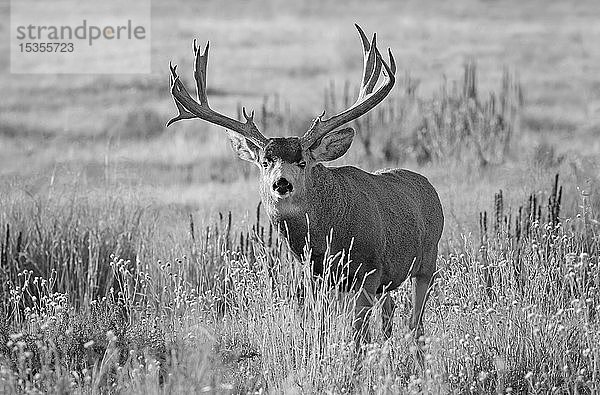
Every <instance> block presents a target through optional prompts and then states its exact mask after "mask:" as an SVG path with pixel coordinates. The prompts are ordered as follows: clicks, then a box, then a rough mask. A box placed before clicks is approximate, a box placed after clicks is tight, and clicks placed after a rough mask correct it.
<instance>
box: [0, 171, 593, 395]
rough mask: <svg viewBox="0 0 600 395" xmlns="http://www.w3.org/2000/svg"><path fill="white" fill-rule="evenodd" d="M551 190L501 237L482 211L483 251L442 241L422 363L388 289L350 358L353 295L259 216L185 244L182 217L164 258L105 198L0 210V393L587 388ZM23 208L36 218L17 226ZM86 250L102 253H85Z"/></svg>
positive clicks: (586, 318)
mask: <svg viewBox="0 0 600 395" xmlns="http://www.w3.org/2000/svg"><path fill="white" fill-rule="evenodd" d="M559 190H560V187H559V186H558V183H557V181H555V183H554V184H553V187H552V188H550V191H551V192H550V193H548V195H547V196H548V197H549V198H548V202H549V203H548V205H546V206H544V207H547V208H543V209H542V208H539V209H538V208H537V207H539V206H537V203H536V206H535V209H534V208H533V207H532V209H531V210H529V211H528V212H529V214H528V215H527V216H526V215H525V214H523V213H522V214H521V216H520V217H519V218H521V219H520V220H519V221H521V222H520V223H522V224H526V225H521V232H520V234H519V238H518V239H516V235H515V230H514V229H515V228H514V227H511V228H510V229H509V227H508V224H509V223H510V222H509V221H508V220H506V218H508V216H507V215H506V214H504V215H503V213H506V212H512V210H510V209H509V208H508V207H504V203H502V202H501V198H499V197H498V196H496V199H495V205H494V210H495V213H496V215H495V218H496V219H495V220H494V225H493V226H490V228H489V229H488V227H487V225H485V227H484V229H483V230H484V231H485V232H486V234H485V236H484V235H482V236H481V237H480V238H478V239H477V238H473V237H470V236H464V238H463V239H461V240H453V241H452V242H451V243H450V244H449V245H450V247H449V248H450V249H449V250H448V251H446V252H445V253H444V254H443V255H442V256H440V258H439V261H438V265H439V272H438V275H437V277H436V280H435V282H434V284H433V289H432V292H431V297H430V301H429V304H428V308H427V312H426V316H425V327H426V337H425V339H424V346H422V351H421V352H422V353H423V355H424V358H423V360H424V365H423V366H420V365H419V364H418V363H417V361H418V358H417V353H418V352H419V351H418V348H419V347H421V346H419V345H418V343H417V342H416V341H415V339H413V338H412V337H411V332H410V331H409V330H408V325H407V321H406V317H408V316H409V310H410V297H409V295H410V292H409V289H408V288H407V287H406V286H403V287H401V288H400V289H399V290H397V291H395V292H394V294H393V297H394V299H395V301H396V305H397V306H398V309H397V313H396V317H395V320H394V330H393V333H394V336H393V339H392V340H390V341H388V342H384V341H383V339H382V337H381V336H379V335H378V333H379V332H378V331H377V330H375V331H374V343H373V344H369V345H364V347H363V349H362V350H360V351H359V350H357V349H356V347H355V345H354V344H353V342H352V339H353V336H352V325H351V321H352V310H353V303H354V299H353V298H354V295H352V294H343V293H340V292H338V291H336V290H335V289H331V288H330V287H328V286H327V285H326V284H325V281H323V280H320V279H314V278H313V277H312V273H311V267H310V264H309V262H308V259H307V258H306V259H303V260H301V261H298V260H296V259H295V258H293V257H292V256H291V254H290V253H289V251H287V249H286V246H285V243H282V242H281V241H278V239H277V237H276V235H273V234H272V232H270V231H268V230H267V229H268V228H264V227H263V225H261V223H260V218H261V216H260V212H257V221H256V223H255V224H254V225H253V229H251V228H249V229H243V228H242V230H240V228H239V227H237V228H236V226H235V220H234V219H233V218H231V216H229V215H227V216H220V217H219V218H218V219H217V222H216V223H215V224H213V225H211V226H208V227H204V229H202V230H201V227H199V226H198V225H197V224H196V223H194V221H193V218H192V219H191V220H190V221H188V227H187V229H183V230H181V232H180V233H179V238H178V239H177V240H176V241H174V243H175V244H176V248H175V249H170V250H169V249H168V248H165V245H166V244H170V243H173V241H170V240H168V241H165V239H164V235H161V234H160V232H158V231H157V230H156V222H155V220H154V219H153V216H152V215H151V213H142V214H140V210H139V207H137V206H135V205H132V206H128V205H127V204H124V203H123V201H119V199H114V198H110V197H109V198H107V200H106V201H105V205H100V207H99V206H98V205H97V204H95V205H91V204H90V203H89V202H86V201H78V200H76V199H75V200H71V201H70V202H71V204H70V205H69V204H65V202H64V201H63V202H62V203H61V202H60V201H52V200H47V201H40V202H37V203H35V204H32V205H31V207H29V208H28V207H26V206H23V205H17V204H15V205H13V206H12V207H10V209H8V207H6V206H5V207H3V209H4V210H3V211H4V213H5V214H4V217H3V218H4V221H7V220H9V219H10V220H11V223H12V224H14V225H13V226H10V227H6V226H3V229H4V231H3V232H2V240H4V241H3V243H2V257H3V262H2V269H3V274H2V275H3V284H5V289H4V292H5V294H4V297H3V301H4V307H3V312H4V315H5V321H4V322H5V324H4V326H3V328H2V331H1V336H2V339H1V340H0V352H1V353H2V362H1V363H0V365H1V367H2V369H1V370H0V376H1V378H2V381H0V382H1V383H2V386H3V390H4V391H11V392H31V393H35V392H58V391H66V392H75V393H89V392H97V391H103V392H127V393H169V392H202V391H211V392H219V393H231V392H253V391H261V390H267V391H269V392H290V393H302V392H303V393H323V392H327V391H329V392H333V393H349V392H378V393H379V392H389V391H391V392H412V393H422V392H428V393H446V392H448V391H458V392H487V393H491V392H496V391H501V392H508V391H511V390H512V392H514V393H518V392H527V391H529V392H551V391H567V392H575V391H578V392H579V393H586V392H587V393H591V392H594V391H598V390H599V388H598V383H599V378H598V374H599V373H600V370H599V367H598V363H599V362H600V359H599V358H600V348H599V346H598V344H599V342H598V340H600V325H599V322H598V314H599V313H600V295H599V294H598V291H597V290H598V287H599V286H600V269H599V267H598V258H597V257H598V253H599V252H600V251H599V249H600V247H599V246H600V243H599V240H598V233H597V232H598V229H597V226H596V225H595V224H594V223H593V222H591V221H589V219H590V213H589V207H586V203H585V202H583V203H582V204H583V208H582V213H581V214H582V215H579V216H576V217H575V218H572V219H567V218H564V217H560V216H559V209H558V208H557V204H558V202H559V200H560V199H559V198H558V194H559V192H558V191H559ZM538 199H541V197H540V198H538ZM531 201H532V198H530V199H529V200H528V202H531ZM39 205H44V210H43V212H44V213H46V214H44V215H41V216H40V215H32V212H31V211H30V210H32V209H33V208H34V207H36V206H38V207H39ZM545 210H548V215H546V213H545ZM109 211H110V212H113V211H114V212H118V213H120V215H119V216H114V217H112V218H111V217H109ZM522 211H523V209H521V212H522ZM69 212H78V213H79V215H77V216H71V217H69V216H66V215H65V213H69ZM7 213H9V215H7ZM586 213H587V214H586ZM554 214H556V215H554ZM486 217H487V216H486ZM49 218H52V221H50V222H48V219H49ZM74 218H78V219H77V220H75V219H74ZM18 219H20V221H19V220H18ZM103 219H104V221H103ZM513 221H516V220H513ZM9 232H10V233H9ZM89 234H95V235H97V236H96V237H97V238H96V239H93V238H91V239H90V236H89ZM19 235H20V236H19ZM116 235H119V236H116ZM19 240H20V241H19ZM90 240H95V241H90ZM123 240H126V242H124V241H123ZM17 245H19V246H20V247H19V248H17ZM99 246H106V247H105V248H107V255H106V256H104V255H102V254H98V253H96V254H94V253H90V251H98V249H99V248H100V247H99ZM110 248H113V251H114V252H113V253H112V255H111V253H109V252H108V250H109V249H110ZM17 251H18V253H17ZM82 251H85V252H87V254H83V253H82ZM161 255H162V256H161ZM84 256H86V258H84ZM40 257H43V258H44V259H45V260H42V258H40ZM78 259H79V261H78ZM84 259H86V260H84ZM159 259H162V260H159ZM63 261H64V262H65V264H61V262H63ZM77 262H80V268H76V267H75V266H76V265H77ZM81 262H84V263H85V264H81ZM516 268H519V270H516ZM90 273H93V274H94V275H95V276H96V277H97V279H96V280H92V279H90V277H91V275H90ZM94 284H95V285H94ZM378 309H379V307H378V306H376V309H375V314H374V315H373V317H372V327H373V328H375V329H376V328H377V327H379V326H380V325H381V323H380V318H379V315H380V314H379V310H378Z"/></svg>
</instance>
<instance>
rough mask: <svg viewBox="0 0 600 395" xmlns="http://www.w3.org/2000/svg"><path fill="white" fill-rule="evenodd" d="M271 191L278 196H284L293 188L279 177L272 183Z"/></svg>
mask: <svg viewBox="0 0 600 395" xmlns="http://www.w3.org/2000/svg"><path fill="white" fill-rule="evenodd" d="M273 190H274V191H275V192H277V193H278V194H280V195H285V194H286V193H288V192H292V191H293V190H294V187H293V186H292V184H291V183H290V182H289V181H288V180H287V179H285V178H284V177H281V178H280V179H279V180H277V181H275V182H274V183H273Z"/></svg>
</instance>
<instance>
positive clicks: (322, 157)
mask: <svg viewBox="0 0 600 395" xmlns="http://www.w3.org/2000/svg"><path fill="white" fill-rule="evenodd" d="M352 139H354V129H352V128H345V129H340V130H334V131H333V132H329V133H327V134H326V135H325V136H323V137H322V138H321V139H319V140H317V142H315V143H314V144H313V145H312V146H311V147H310V148H309V149H308V150H309V152H310V154H311V156H312V157H313V159H314V160H315V161H317V162H328V161H330V160H334V159H337V158H339V157H341V156H342V155H344V154H345V153H346V151H348V149H349V148H350V145H352Z"/></svg>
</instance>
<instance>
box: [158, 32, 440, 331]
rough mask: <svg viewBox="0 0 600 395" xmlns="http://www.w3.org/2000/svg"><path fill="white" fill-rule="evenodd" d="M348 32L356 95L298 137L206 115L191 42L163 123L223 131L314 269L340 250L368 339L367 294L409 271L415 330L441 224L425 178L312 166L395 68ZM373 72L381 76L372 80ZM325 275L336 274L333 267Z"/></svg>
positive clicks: (389, 311)
mask: <svg viewBox="0 0 600 395" xmlns="http://www.w3.org/2000/svg"><path fill="white" fill-rule="evenodd" d="M356 28H357V30H358V32H359V34H360V38H361V42H362V47H363V55H364V64H363V75H362V80H361V87H360V91H359V94H358V99H357V100H356V102H355V103H354V104H353V105H352V106H351V107H350V108H348V109H346V110H344V111H342V112H341V113H339V114H336V115H334V116H332V117H330V118H327V119H324V115H325V113H323V114H321V116H319V117H317V118H315V119H314V121H313V124H312V125H311V126H310V128H309V129H308V130H307V132H306V133H305V134H304V135H303V136H302V137H273V138H267V137H265V136H264V135H263V134H262V133H261V132H260V131H259V130H258V128H257V127H256V125H255V124H254V122H253V118H254V112H252V113H251V114H250V115H248V114H247V113H246V110H245V109H243V115H244V118H245V119H246V120H245V122H241V121H238V120H234V119H232V118H229V117H227V116H225V115H222V114H220V113H218V112H216V111H214V110H213V109H212V108H211V107H210V106H209V104H208V98H207V95H206V68H207V64H208V47H209V46H208V44H207V45H206V47H205V50H204V52H203V53H202V52H201V48H200V47H198V46H197V45H196V42H195V41H194V53H195V56H196V58H195V62H194V66H195V67H194V77H195V80H196V90H197V100H195V99H193V98H192V97H191V96H190V94H189V93H188V91H187V89H186V88H185V86H184V85H183V83H182V82H181V79H180V77H179V75H178V74H177V71H176V66H171V94H172V96H173V99H174V101H175V105H176V106H177V109H178V110H179V114H178V115H177V116H176V117H175V118H173V119H171V120H170V121H169V122H168V123H167V126H168V125H170V124H171V123H173V122H176V121H180V120H184V119H191V118H200V119H203V120H206V121H208V122H210V123H213V124H216V125H219V126H222V127H224V128H226V130H227V134H228V136H229V139H230V141H231V145H232V148H233V150H234V151H235V152H237V154H238V155H239V157H240V158H241V159H244V160H247V161H250V162H252V163H254V164H255V165H257V166H258V168H259V169H260V194H261V198H262V201H263V204H264V205H265V207H266V211H267V213H268V215H269V217H270V219H271V222H272V223H273V224H275V225H276V226H278V227H279V229H280V230H281V231H282V232H283V234H284V236H285V237H286V238H287V240H288V241H289V244H290V247H291V249H292V251H293V252H294V253H295V254H296V255H298V256H300V255H302V253H303V251H304V247H305V242H306V240H307V236H308V239H309V240H310V245H309V246H308V247H309V248H310V251H311V258H312V261H313V268H314V273H315V274H316V275H321V274H324V267H323V266H324V265H323V259H324V257H325V254H326V251H327V248H328V247H329V248H330V249H329V252H330V254H331V255H335V254H336V253H338V252H342V251H345V252H346V253H347V254H349V262H350V264H349V268H348V270H347V271H346V274H347V275H348V276H349V278H348V279H347V281H346V283H345V284H340V285H343V286H345V287H350V288H352V289H353V290H355V291H359V292H358V296H357V299H356V310H355V328H356V333H357V334H359V335H360V338H361V339H366V338H367V337H368V332H367V331H366V329H367V327H366V325H365V324H366V322H367V318H368V315H369V313H370V311H371V307H372V304H373V301H374V298H375V297H376V295H377V294H381V293H384V292H385V291H389V290H393V289H395V288H397V287H398V286H400V284H402V282H403V281H404V280H406V278H407V277H409V276H410V277H411V278H412V285H413V312H412V317H411V320H410V327H411V328H412V329H416V330H417V336H418V335H420V334H421V333H422V327H421V318H422V315H423V308H424V304H425V300H426V297H427V290H428V288H429V285H430V283H431V280H432V277H433V274H434V272H435V264H436V257H437V244H438V241H439V239H440V236H441V233H442V228H443V226H444V216H443V214H442V207H441V204H440V200H439V198H438V195H437V193H436V191H435V189H434V188H433V186H431V184H430V183H429V182H428V181H427V179H426V178H425V177H423V176H421V175H419V174H417V173H413V172H411V171H408V170H402V169H395V170H386V171H379V172H376V173H368V172H365V171H363V170H360V169H358V168H356V167H351V166H345V167H337V168H335V167H331V168H328V167H325V166H323V165H322V164H321V163H322V162H328V161H332V160H334V159H337V158H339V157H341V156H342V155H344V154H345V153H346V152H347V151H348V149H349V148H350V146H351V144H352V140H353V138H354V131H353V130H352V129H351V128H342V129H339V128H340V127H341V126H343V125H345V124H347V123H348V122H351V121H352V120H354V119H356V118H358V117H360V116H362V115H364V114H365V113H367V112H368V111H369V110H371V109H372V108H374V107H375V106H376V105H377V104H379V103H380V102H381V101H382V100H383V99H385V97H386V96H387V95H388V94H389V92H390V91H391V89H392V87H393V86H394V83H395V73H396V64H395V61H394V57H393V56H392V53H391V51H390V50H388V54H389V64H388V63H387V62H386V61H385V60H384V59H383V57H382V55H381V53H380V52H379V49H378V48H377V44H376V36H375V35H373V38H372V40H371V41H369V40H368V39H367V37H366V35H365V33H364V32H363V31H362V29H361V28H360V27H359V26H358V25H356ZM381 75H383V77H384V81H383V83H382V84H379V85H378V82H379V79H380V77H381ZM330 235H331V238H330V237H329V236H330ZM328 239H329V245H328ZM347 257H348V255H347V256H346V258H347ZM333 264H334V265H337V264H339V262H336V261H334V262H333ZM333 272H334V273H340V271H338V270H336V269H335V268H333ZM385 297H386V299H385V301H384V303H383V307H384V314H383V318H384V325H383V327H384V334H385V335H386V336H387V337H389V336H391V329H392V325H391V324H392V319H391V318H392V316H393V304H392V302H391V298H390V297H389V293H387V292H385Z"/></svg>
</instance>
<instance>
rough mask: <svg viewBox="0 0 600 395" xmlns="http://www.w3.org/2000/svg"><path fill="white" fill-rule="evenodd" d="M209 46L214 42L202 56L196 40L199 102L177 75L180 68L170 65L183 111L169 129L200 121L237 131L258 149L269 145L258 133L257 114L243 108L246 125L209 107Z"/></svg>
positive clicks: (175, 95) (177, 102) (174, 93)
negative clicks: (184, 121) (207, 74)
mask: <svg viewBox="0 0 600 395" xmlns="http://www.w3.org/2000/svg"><path fill="white" fill-rule="evenodd" d="M209 45H210V43H208V42H207V43H206V48H205V49H204V53H202V54H200V47H199V46H197V45H196V40H194V54H195V62H194V78H195V79H196V90H197V93H198V101H196V100H194V99H192V97H191V96H190V94H189V93H188V91H187V89H186V88H185V86H184V85H183V83H182V82H181V79H180V78H179V75H177V66H176V65H175V66H173V65H171V64H170V63H169V68H170V69H171V95H172V96H173V100H174V101H175V105H176V106H177V109H178V110H179V115H177V116H176V117H175V118H173V119H171V120H170V121H169V122H167V126H169V125H171V124H172V123H174V122H177V121H180V120H182V119H191V118H200V119H203V120H205V121H208V122H210V123H213V124H215V125H219V126H223V127H224V128H226V129H229V130H232V131H234V132H237V133H239V134H241V135H242V136H244V137H245V138H246V139H248V140H250V141H251V142H252V143H254V144H255V145H256V146H258V147H261V148H262V147H264V146H265V145H266V143H267V138H266V137H265V136H264V135H263V134H262V133H261V132H260V131H259V130H258V128H257V127H256V125H255V124H254V122H253V119H254V111H252V113H251V114H250V115H248V114H246V109H245V108H243V109H242V110H243V111H242V112H243V114H244V118H246V122H244V123H242V122H240V121H236V120H235V119H232V118H229V117H227V116H225V115H222V114H219V113H218V112H215V111H213V110H212V109H211V108H210V106H209V105H208V98H207V97H206V65H207V63H208V47H209Z"/></svg>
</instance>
